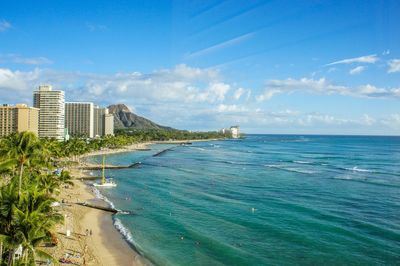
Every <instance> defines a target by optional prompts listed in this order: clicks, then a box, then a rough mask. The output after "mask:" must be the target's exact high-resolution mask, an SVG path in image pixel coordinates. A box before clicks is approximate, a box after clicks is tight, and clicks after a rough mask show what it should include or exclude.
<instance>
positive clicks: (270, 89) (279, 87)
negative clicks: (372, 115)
mask: <svg viewBox="0 0 400 266" xmlns="http://www.w3.org/2000/svg"><path fill="white" fill-rule="evenodd" d="M296 91H305V92H308V93H317V94H325V95H331V94H338V95H345V96H352V97H367V98H397V99H400V88H378V87H375V86H373V85H370V84H366V85H361V86H358V87H354V88H351V87H347V86H342V85H336V84H332V83H331V82H329V81H328V80H326V79H325V78H321V79H308V78H302V79H291V78H289V79H286V80H269V81H268V82H267V85H266V89H265V90H264V92H263V93H262V94H260V95H258V96H257V97H256V99H257V101H265V100H269V99H271V98H272V97H273V96H274V95H276V94H279V93H292V92H296Z"/></svg>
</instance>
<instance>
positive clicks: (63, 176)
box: [58, 170, 74, 186]
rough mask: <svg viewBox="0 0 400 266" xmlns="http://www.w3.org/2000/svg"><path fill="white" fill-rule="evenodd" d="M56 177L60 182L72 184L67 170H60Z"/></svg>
mask: <svg viewBox="0 0 400 266" xmlns="http://www.w3.org/2000/svg"><path fill="white" fill-rule="evenodd" d="M58 179H59V180H60V182H61V183H62V184H66V185H71V186H73V185H74V182H72V177H71V174H70V173H69V171H66V170H62V171H61V174H60V176H59V177H58Z"/></svg>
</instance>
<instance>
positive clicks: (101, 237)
mask: <svg viewBox="0 0 400 266" xmlns="http://www.w3.org/2000/svg"><path fill="white" fill-rule="evenodd" d="M70 170H71V175H73V177H74V184H75V185H74V187H70V188H65V189H63V190H62V191H61V193H60V196H59V198H61V200H62V201H63V202H64V203H61V206H60V208H61V213H62V214H63V215H64V217H65V221H64V224H63V225H57V227H56V232H57V239H58V244H57V246H56V247H55V248H45V249H48V250H47V251H48V252H49V253H51V254H52V255H53V256H54V257H55V258H56V259H57V260H59V259H60V258H65V259H68V260H70V261H71V262H72V263H76V264H78V265H104V266H108V265H131V266H142V265H148V263H146V262H145V260H144V259H143V258H142V257H141V256H140V255H139V254H138V253H137V252H135V251H134V250H133V249H132V248H131V246H129V244H128V243H127V242H126V241H125V239H124V238H123V236H122V235H121V234H120V232H119V231H118V230H117V229H116V228H115V227H114V222H113V219H112V214H111V213H108V212H105V211H102V210H97V209H93V208H89V207H85V206H81V205H78V204H76V203H79V202H80V203H81V202H93V201H94V202H96V204H98V205H108V204H107V203H106V202H105V201H103V200H101V199H98V198H96V196H95V194H94V193H93V191H91V190H90V188H89V186H88V185H87V184H85V183H84V180H85V179H84V173H83V172H82V171H80V170H77V169H70ZM67 230H69V231H70V236H67ZM86 230H88V232H90V231H91V232H92V234H90V233H89V234H87V233H86Z"/></svg>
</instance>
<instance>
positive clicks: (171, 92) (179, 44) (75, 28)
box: [0, 0, 400, 135]
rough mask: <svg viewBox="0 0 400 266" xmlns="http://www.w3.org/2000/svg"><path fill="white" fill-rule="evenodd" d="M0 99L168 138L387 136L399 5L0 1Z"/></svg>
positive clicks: (396, 118)
mask: <svg viewBox="0 0 400 266" xmlns="http://www.w3.org/2000/svg"><path fill="white" fill-rule="evenodd" d="M0 6H1V8H0V102H1V103H17V102H26V103H28V104H31V102H32V99H31V98H32V91H33V90H34V89H35V88H36V87H37V86H38V85H39V84H41V83H50V84H52V85H53V86H54V87H55V88H57V89H62V90H65V91H66V98H67V100H70V101H79V100H82V101H94V102H95V103H98V104H101V105H108V104H113V103H125V104H127V105H128V106H129V107H130V108H131V109H132V110H133V111H134V112H136V113H137V114H139V115H142V116H145V117H148V118H150V119H152V120H154V121H156V122H158V123H161V124H164V125H168V126H173V127H176V128H181V129H191V130H214V129H218V128H221V127H227V126H230V125H234V124H239V125H240V126H241V128H242V130H243V131H245V132H248V133H294V134H295V133H301V134H305V133H309V134H380V135H382V134H383V135H400V51H399V49H400V32H399V30H398V25H400V2H399V1H365V0H364V1H322V0H321V1H318V0H315V1H99V0H97V1H39V2H38V1H0Z"/></svg>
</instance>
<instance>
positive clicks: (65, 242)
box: [51, 139, 217, 266]
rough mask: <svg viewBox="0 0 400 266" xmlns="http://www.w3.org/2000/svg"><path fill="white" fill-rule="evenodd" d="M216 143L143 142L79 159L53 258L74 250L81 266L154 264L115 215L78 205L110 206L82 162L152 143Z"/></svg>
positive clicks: (66, 196) (66, 191) (63, 196)
mask: <svg viewBox="0 0 400 266" xmlns="http://www.w3.org/2000/svg"><path fill="white" fill-rule="evenodd" d="M213 140H217V139H206V140H176V141H152V142H143V143H137V144H133V145H129V146H125V147H122V148H118V149H103V150H100V151H95V152H90V153H87V154H84V155H82V156H79V163H78V164H77V165H75V166H73V167H70V168H69V169H68V170H69V171H70V173H71V176H72V177H73V178H74V184H75V186H74V187H71V188H65V189H63V190H62V191H61V194H60V198H61V199H62V200H64V201H65V202H67V205H65V206H66V207H63V208H62V211H61V213H62V214H63V215H64V216H65V223H64V225H58V226H57V227H58V228H57V232H58V233H57V237H58V239H59V241H60V244H59V245H58V246H57V247H56V250H55V252H54V250H53V252H51V253H52V254H53V256H55V257H56V258H57V259H59V258H60V257H65V255H66V253H70V251H72V254H76V253H77V254H81V257H80V258H79V259H78V258H76V260H77V262H78V263H80V264H81V265H104V266H111V265H131V266H142V265H151V263H150V261H148V260H147V259H146V258H144V257H143V256H141V255H140V254H139V253H138V252H137V251H136V250H135V248H134V247H132V246H131V245H130V244H129V243H128V241H127V240H126V239H125V238H124V236H123V234H122V233H121V232H120V231H119V230H118V229H117V228H116V226H115V224H114V220H113V217H112V214H111V213H108V212H105V211H101V210H97V209H93V208H89V207H85V206H81V205H78V204H75V203H78V202H81V203H82V202H93V201H94V202H96V204H97V205H102V206H109V203H107V202H106V201H105V200H103V199H99V197H97V196H96V195H95V192H94V190H93V189H90V187H89V186H88V185H87V184H86V183H85V180H89V179H90V177H89V176H88V175H87V174H86V173H85V171H84V170H82V169H80V167H81V166H84V165H87V162H85V160H80V159H85V158H87V157H90V156H96V155H103V154H116V153H124V152H133V151H140V150H148V149H149V145H152V144H183V143H191V142H200V141H213ZM67 229H69V230H71V231H72V235H71V236H70V237H67V236H66V235H65V234H66V230H67ZM86 229H89V230H92V235H91V236H86Z"/></svg>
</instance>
